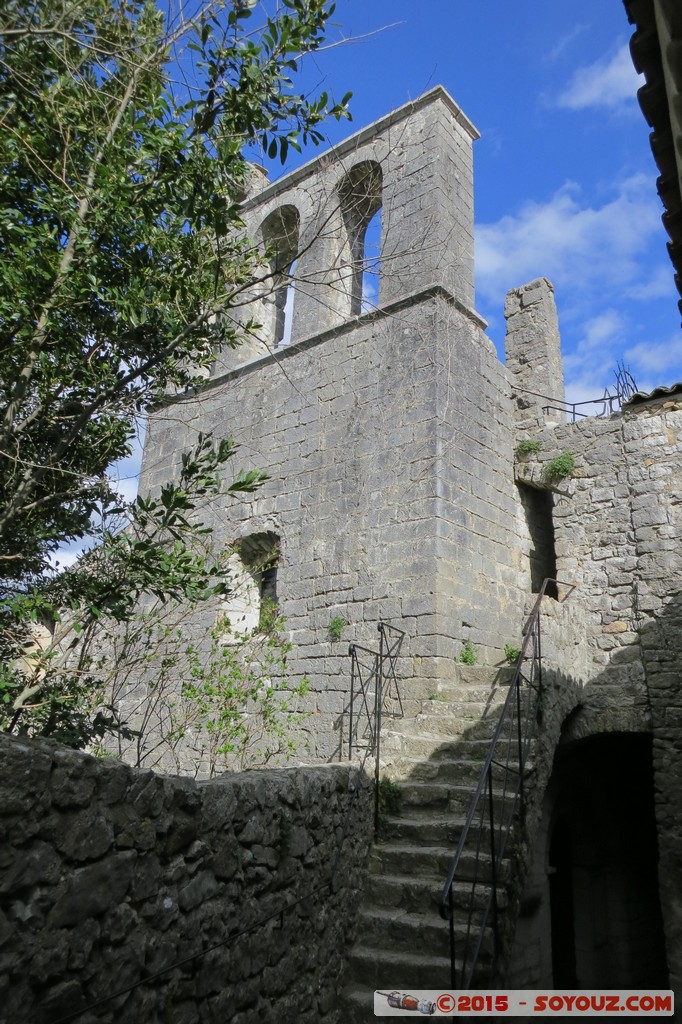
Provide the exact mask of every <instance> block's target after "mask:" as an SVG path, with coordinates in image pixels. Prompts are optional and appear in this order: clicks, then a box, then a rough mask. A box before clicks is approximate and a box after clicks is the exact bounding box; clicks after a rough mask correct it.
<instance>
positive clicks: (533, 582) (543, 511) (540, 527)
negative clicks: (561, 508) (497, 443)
mask: <svg viewBox="0 0 682 1024" xmlns="http://www.w3.org/2000/svg"><path fill="white" fill-rule="evenodd" d="M518 488H519V497H520V498H521V504H522V506H523V511H524V513H525V517H526V526H527V527H528V534H529V536H530V551H529V558H530V586H531V590H532V592H533V593H534V594H539V593H540V590H541V588H542V584H543V583H544V581H545V580H546V579H548V578H549V579H550V580H555V579H556V575H557V571H556V550H555V546H554V519H553V512H554V496H553V494H552V492H551V491H547V490H544V489H541V488H539V487H529V486H528V484H523V483H520V482H519V483H518ZM545 593H546V594H547V596H548V597H553V598H554V599H555V600H556V599H557V598H558V596H559V594H558V590H557V585H556V583H554V582H552V583H549V584H548V585H547V590H546V591H545Z"/></svg>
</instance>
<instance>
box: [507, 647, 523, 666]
mask: <svg viewBox="0 0 682 1024" xmlns="http://www.w3.org/2000/svg"><path fill="white" fill-rule="evenodd" d="M504 656H505V658H506V659H507V661H508V663H509V664H510V665H515V664H516V662H517V661H518V660H519V658H520V657H521V648H520V647H514V646H513V644H505V645H504Z"/></svg>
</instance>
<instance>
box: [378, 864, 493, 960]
mask: <svg viewBox="0 0 682 1024" xmlns="http://www.w3.org/2000/svg"><path fill="white" fill-rule="evenodd" d="M451 860H452V855H451V856H450V860H449V861H448V863H447V867H446V869H445V870H444V871H442V872H438V873H437V874H433V873H432V874H431V875H430V876H429V875H427V874H426V872H424V874H423V875H422V874H416V873H415V874H410V873H408V868H407V866H406V865H404V866H403V867H402V870H403V872H404V873H403V874H401V875H398V874H395V875H392V874H389V873H388V871H385V872H382V873H381V874H376V873H375V872H374V871H370V875H371V883H370V885H371V893H372V905H371V906H366V907H365V908H364V909H363V910H362V912H361V914H362V915H363V916H364V915H366V916H368V917H371V916H372V915H373V914H375V913H377V912H378V911H379V910H381V911H382V913H383V912H390V913H393V914H398V913H401V914H409V915H414V920H415V922H416V921H417V918H418V917H420V916H421V915H430V916H432V917H433V918H434V920H435V919H437V920H438V921H441V922H442V919H441V917H440V900H441V896H442V893H443V886H444V885H445V880H446V878H447V868H449V867H450V862H451ZM460 867H462V868H463V870H464V871H465V872H466V871H467V870H468V871H469V872H470V874H471V875H472V876H473V873H474V867H475V862H474V857H473V856H471V855H470V856H468V857H467V856H466V855H465V857H464V859H463V861H460ZM483 871H485V873H488V866H487V865H485V867H483V866H481V867H479V874H481V872H483ZM490 891H491V886H490V883H489V882H486V881H479V882H477V884H476V886H475V887H474V886H472V883H471V880H469V881H457V882H455V883H454V884H453V886H452V897H453V901H454V904H455V906H456V907H457V908H458V910H462V911H466V913H467V915H468V913H469V909H470V908H475V909H476V910H477V911H483V909H484V908H485V907H486V906H487V903H488V899H489V897H490ZM497 905H498V907H502V906H506V905H507V894H506V892H505V891H504V889H503V888H502V887H501V886H498V890H497ZM463 919H464V918H463ZM408 923H412V918H410V919H409V921H408ZM446 930H447V929H446ZM362 934H363V935H364V931H363V933H362ZM412 948H421V947H415V946H413V947H412ZM429 948H430V947H429Z"/></svg>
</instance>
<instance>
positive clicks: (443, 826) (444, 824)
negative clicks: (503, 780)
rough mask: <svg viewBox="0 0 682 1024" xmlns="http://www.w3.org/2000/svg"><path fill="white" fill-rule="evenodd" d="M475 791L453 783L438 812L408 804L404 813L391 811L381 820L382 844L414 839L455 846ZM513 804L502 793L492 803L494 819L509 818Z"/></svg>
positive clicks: (431, 807)
mask: <svg viewBox="0 0 682 1024" xmlns="http://www.w3.org/2000/svg"><path fill="white" fill-rule="evenodd" d="M472 792H473V790H472V789H471V788H470V787H467V786H457V787H455V786H451V787H450V789H449V794H450V795H449V799H448V802H447V806H443V807H442V808H440V809H439V810H437V811H436V810H434V808H433V806H432V805H430V804H425V805H414V804H413V805H408V804H406V805H405V806H404V808H403V810H402V813H400V814H392V815H390V816H389V817H387V818H386V820H385V821H383V822H382V824H381V828H380V836H379V839H380V843H382V844H386V843H390V842H391V841H396V840H397V841H400V842H405V841H407V840H411V841H412V845H413V846H418V845H420V844H422V843H423V844H425V845H426V846H452V844H453V837H455V840H454V841H455V845H456V843H457V839H458V838H459V834H460V830H461V828H462V826H463V825H464V822H465V820H466V816H467V813H468V811H469V807H470V804H471V798H472ZM512 805H513V800H512V798H511V796H510V797H509V798H507V799H503V798H502V797H501V796H500V797H499V798H497V799H495V801H494V802H493V814H494V816H495V820H496V821H497V822H499V821H500V820H501V819H502V815H504V821H508V820H509V816H510V815H511V813H512Z"/></svg>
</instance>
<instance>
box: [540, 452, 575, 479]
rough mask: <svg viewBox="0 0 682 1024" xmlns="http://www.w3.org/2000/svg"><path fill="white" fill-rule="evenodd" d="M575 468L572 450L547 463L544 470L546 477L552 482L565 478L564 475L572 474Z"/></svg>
mask: <svg viewBox="0 0 682 1024" xmlns="http://www.w3.org/2000/svg"><path fill="white" fill-rule="evenodd" d="M574 469H575V459H574V458H573V456H572V455H571V453H570V452H564V453H563V454H562V455H557V456H556V458H555V459H552V460H551V461H550V462H548V463H547V465H546V466H545V471H544V475H545V479H546V480H549V481H550V483H554V482H556V481H558V480H563V479H564V477H566V476H570V474H571V473H572V472H573V470H574Z"/></svg>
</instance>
